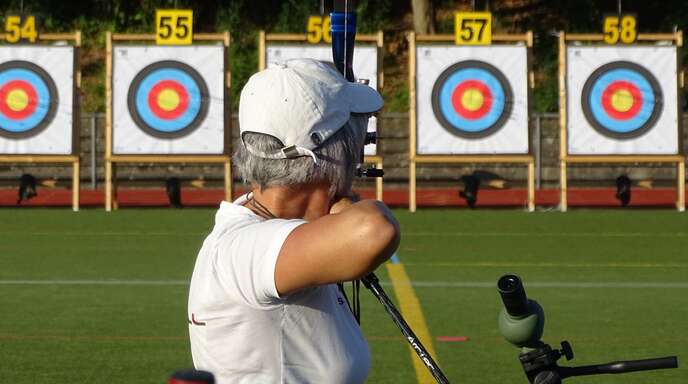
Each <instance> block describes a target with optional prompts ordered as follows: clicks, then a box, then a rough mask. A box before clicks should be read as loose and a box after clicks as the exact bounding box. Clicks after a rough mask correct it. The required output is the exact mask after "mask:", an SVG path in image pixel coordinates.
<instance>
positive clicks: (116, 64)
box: [112, 45, 225, 155]
mask: <svg viewBox="0 0 688 384" xmlns="http://www.w3.org/2000/svg"><path fill="white" fill-rule="evenodd" d="M224 76H225V68H224V48H223V47H222V46H207V45H206V46H187V47H158V46H131V45H120V46H115V47H114V49H113V77H112V84H113V94H112V100H113V101H112V104H113V108H112V114H113V117H112V120H113V127H112V132H113V133H112V135H113V145H112V146H113V148H112V150H113V154H194V155H209V154H222V153H224V152H225V148H224V143H225V139H224V134H225V132H224V131H225V121H224V114H225V111H224V104H225V99H224V96H225V95H224V90H225V88H224V87H225V84H224Z"/></svg>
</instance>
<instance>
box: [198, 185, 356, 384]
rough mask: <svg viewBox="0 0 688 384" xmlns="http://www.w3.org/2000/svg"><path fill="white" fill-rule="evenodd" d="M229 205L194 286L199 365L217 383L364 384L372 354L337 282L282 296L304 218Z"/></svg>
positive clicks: (201, 255)
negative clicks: (282, 256) (285, 250)
mask: <svg viewBox="0 0 688 384" xmlns="http://www.w3.org/2000/svg"><path fill="white" fill-rule="evenodd" d="M245 201H246V197H245V196H243V197H241V198H239V199H238V200H237V201H235V202H234V203H228V202H222V204H221V205H220V209H219V210H218V211H217V214H216V216H215V227H214V228H213V231H212V233H210V235H208V237H207V238H206V239H205V242H204V243H203V247H202V248H201V250H200V252H199V254H198V258H197V259H196V266H195V267H194V272H193V277H192V278H191V287H190V290H189V307H188V321H189V336H190V339H191V354H192V356H193V361H194V365H195V366H196V368H197V369H203V370H207V371H210V372H212V373H213V374H214V375H215V378H216V380H217V383H219V384H229V383H251V384H261V383H328V384H329V383H332V384H335V383H362V382H363V381H365V378H366V377H367V375H368V369H369V368H370V353H369V351H368V344H367V343H366V341H365V339H364V338H363V335H362V334H361V330H360V328H359V326H358V324H357V323H356V320H355V319H354V317H353V315H352V314H351V311H350V310H349V308H348V306H347V303H346V300H345V299H344V297H343V296H342V294H341V293H340V292H339V289H338V288H337V286H336V285H334V284H331V285H326V286H320V287H316V288H310V289H306V290H303V291H300V292H298V293H296V294H293V295H290V296H287V297H281V298H280V297H279V295H278V293H277V289H276V288H275V264H276V261H277V255H278V254H279V251H280V249H281V248H282V244H283V243H284V241H285V239H286V238H287V236H288V235H289V233H291V231H292V230H293V229H294V228H296V227H297V226H299V225H301V224H303V223H305V221H304V220H284V219H272V220H265V219H263V218H261V217H260V216H257V215H256V214H254V213H253V212H252V211H251V210H250V209H248V208H246V207H244V206H243V205H241V204H242V203H244V202H245Z"/></svg>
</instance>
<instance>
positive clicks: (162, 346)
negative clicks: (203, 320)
mask: <svg viewBox="0 0 688 384" xmlns="http://www.w3.org/2000/svg"><path fill="white" fill-rule="evenodd" d="M396 214H397V217H398V218H399V220H400V221H401V223H402V237H403V240H402V244H401V246H400V249H399V252H398V255H399V258H400V260H401V263H402V264H403V265H404V266H405V268H406V271H407V272H408V274H409V276H410V278H411V280H412V281H414V283H415V284H416V285H415V291H416V295H417V296H418V298H419V299H420V302H421V305H422V306H423V311H424V314H425V318H426V321H427V324H428V327H429V330H430V333H431V334H432V335H433V337H437V336H467V337H468V338H469V339H468V341H465V342H439V341H436V340H434V341H433V344H434V346H435V349H436V350H437V352H438V356H437V360H438V361H439V363H440V365H441V366H442V368H443V369H444V371H445V373H446V374H447V376H448V377H449V378H450V380H451V381H452V382H456V383H526V382H527V380H526V378H525V376H524V375H523V372H522V370H521V367H520V365H519V363H518V360H517V355H518V350H517V349H516V348H515V347H512V346H510V345H509V344H507V343H506V342H505V341H504V340H503V339H502V338H501V336H500V335H499V333H498V331H497V320H496V318H497V313H498V311H499V309H500V308H501V303H500V300H499V296H498V295H497V293H496V292H495V289H494V284H495V282H496V280H497V278H498V277H499V276H500V275H502V274H503V273H506V272H514V273H517V274H519V275H521V277H522V278H523V280H524V282H525V285H526V289H527V292H528V294H529V296H530V297H532V298H534V299H537V300H538V301H539V302H540V303H541V304H542V305H543V307H544V308H545V311H546V313H547V321H546V329H545V336H544V340H545V341H546V342H549V343H551V344H553V346H554V345H558V343H559V342H560V341H561V340H569V341H570V342H571V343H572V345H573V348H574V351H575V352H576V358H575V359H574V360H573V361H572V362H571V363H573V364H576V365H583V364H592V363H602V362H609V361H614V360H622V359H639V358H649V357H655V356H666V355H674V354H675V355H678V356H679V363H680V364H683V361H682V359H684V360H685V358H686V357H688V216H687V215H686V214H678V213H676V212H674V211H670V210H662V211H655V210H629V211H625V210H585V211H583V210H574V211H571V212H568V213H565V214H562V213H558V212H537V213H525V212H520V211H508V210H475V211H469V210H424V211H419V212H417V213H415V214H410V213H408V212H406V211H404V210H398V211H396ZM0 218H2V219H1V220H0V292H2V294H0V308H2V309H3V310H2V316H0V346H1V348H0V377H1V378H2V379H0V382H3V383H4V382H7V383H101V382H111V383H163V382H164V381H165V379H166V377H167V376H168V374H169V373H170V372H171V371H173V370H176V369H179V368H184V367H189V366H191V358H190V353H189V347H188V341H187V325H186V310H185V307H186V296H187V286H186V282H187V281H188V280H189V278H190V275H191V271H192V268H193V263H194V259H195V255H196V252H197V250H198V248H199V247H200V245H201V242H202V240H203V237H204V234H205V233H207V232H208V231H209V230H210V228H211V226H212V221H213V211H212V210H209V209H183V210H157V209H155V210H154V209H136V210H135V209H123V210H120V211H117V212H114V213H110V214H107V213H105V212H103V211H101V210H85V211H82V212H79V213H73V212H70V211H68V210H57V209H21V210H17V209H2V210H0ZM378 275H379V276H380V279H381V280H382V281H383V282H385V283H386V282H388V277H387V274H386V272H385V269H384V268H380V270H379V273H378ZM104 281H111V282H115V283H116V284H110V285H106V284H103V282H104ZM65 282H70V283H69V284H65ZM590 283H596V284H590ZM529 284H531V286H529ZM643 284H650V286H649V287H648V286H645V287H641V286H642V285H643ZM385 289H386V290H387V292H388V293H389V294H390V296H391V297H392V298H394V294H393V289H392V287H391V285H389V284H385ZM362 312H363V329H364V332H365V333H366V335H367V336H368V338H369V342H370V346H371V350H372V353H373V369H372V371H371V375H370V380H369V381H370V382H373V383H415V382H417V381H416V379H415V373H414V370H413V365H412V362H411V355H410V354H409V350H408V347H407V345H406V344H405V341H404V340H403V339H402V338H401V334H400V333H399V331H398V329H397V328H396V326H395V325H394V324H393V323H392V322H391V320H390V319H389V318H388V316H387V314H386V312H384V310H383V309H382V306H381V305H380V304H379V303H378V302H377V301H376V300H375V299H374V298H373V297H372V296H371V295H370V294H368V292H365V291H363V292H362ZM425 342H426V343H427V341H425ZM570 382H571V383H576V382H579V383H623V384H631V383H638V384H640V383H643V384H645V383H662V384H666V383H676V384H678V383H685V382H688V367H686V366H685V364H684V365H683V366H681V367H680V368H679V369H677V370H665V371H657V372H650V373H632V374H627V375H617V376H609V375H608V376H597V377H587V378H577V379H570Z"/></svg>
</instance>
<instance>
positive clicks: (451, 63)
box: [416, 45, 529, 154]
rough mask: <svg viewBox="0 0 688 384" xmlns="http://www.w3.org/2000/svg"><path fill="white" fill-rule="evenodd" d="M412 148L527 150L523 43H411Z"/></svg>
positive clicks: (463, 151) (444, 151)
mask: <svg viewBox="0 0 688 384" xmlns="http://www.w3.org/2000/svg"><path fill="white" fill-rule="evenodd" d="M416 62H417V64H416V68H417V69H416V89H417V97H416V111H417V117H416V119H417V120H416V129H417V131H416V138H417V147H416V151H417V153H418V154H516V153H528V151H529V145H528V89H527V86H528V81H527V78H528V66H527V49H526V47H525V46H524V45H508V46H506V45H502V46H500V45H492V46H482V47H457V46H445V45H441V46H440V45H432V46H418V47H417V48H416Z"/></svg>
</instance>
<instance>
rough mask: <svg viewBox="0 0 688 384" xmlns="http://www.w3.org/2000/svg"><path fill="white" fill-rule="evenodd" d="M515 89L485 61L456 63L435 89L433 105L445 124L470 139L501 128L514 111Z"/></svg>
mask: <svg viewBox="0 0 688 384" xmlns="http://www.w3.org/2000/svg"><path fill="white" fill-rule="evenodd" d="M512 104H513V92H512V90H511V86H510V85H509V82H508V80H507V79H506V77H505V76H504V74H503V73H502V72H501V71H500V70H499V69H497V68H495V67H493V66H492V65H490V64H488V63H485V62H483V61H477V60H467V61H462V62H459V63H456V64H454V65H452V66H450V67H449V68H447V69H446V70H444V72H442V73H441V74H440V76H439V77H438V78H437V81H436V82H435V85H434V87H433V89H432V109H433V112H434V113H435V117H436V118H437V120H438V121H439V122H440V124H441V125H442V127H444V129H446V130H447V131H449V132H450V133H452V134H454V135H456V136H459V137H462V138H467V139H479V138H483V137H487V136H490V135H492V134H493V133H495V132H497V131H498V130H499V129H500V128H501V127H502V126H503V125H504V123H505V122H506V121H507V119H508V118H509V115H510V114H511V107H512Z"/></svg>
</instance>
